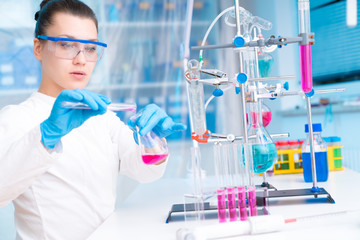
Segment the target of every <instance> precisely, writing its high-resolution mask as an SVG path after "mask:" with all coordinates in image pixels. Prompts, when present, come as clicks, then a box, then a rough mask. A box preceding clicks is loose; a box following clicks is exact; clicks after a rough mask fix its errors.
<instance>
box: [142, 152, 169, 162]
mask: <svg viewBox="0 0 360 240" xmlns="http://www.w3.org/2000/svg"><path fill="white" fill-rule="evenodd" d="M167 156H168V154H147V155H142V160H143V162H144V163H145V164H155V163H157V162H160V161H161V160H163V159H165V158H167Z"/></svg>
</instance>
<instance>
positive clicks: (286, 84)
mask: <svg viewBox="0 0 360 240" xmlns="http://www.w3.org/2000/svg"><path fill="white" fill-rule="evenodd" d="M284 89H285V90H286V91H288V90H289V83H288V82H285V83H284Z"/></svg>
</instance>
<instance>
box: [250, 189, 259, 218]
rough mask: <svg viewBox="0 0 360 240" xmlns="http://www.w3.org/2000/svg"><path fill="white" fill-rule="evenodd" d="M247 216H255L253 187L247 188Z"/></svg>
mask: <svg viewBox="0 0 360 240" xmlns="http://www.w3.org/2000/svg"><path fill="white" fill-rule="evenodd" d="M248 201H249V216H251V217H252V216H257V208H256V193H255V188H254V187H249V188H248Z"/></svg>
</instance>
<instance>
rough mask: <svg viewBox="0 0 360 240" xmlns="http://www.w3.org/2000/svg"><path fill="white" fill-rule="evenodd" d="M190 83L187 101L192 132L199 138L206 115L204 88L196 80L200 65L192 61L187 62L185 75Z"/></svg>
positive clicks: (204, 129)
mask: <svg viewBox="0 0 360 240" xmlns="http://www.w3.org/2000/svg"><path fill="white" fill-rule="evenodd" d="M186 75H187V76H188V79H189V81H190V86H189V100H190V111H191V117H192V124H193V128H192V129H193V131H194V132H195V135H197V136H199V137H200V138H201V137H202V136H203V135H204V134H205V132H206V115H205V105H204V87H203V84H202V83H200V82H199V81H198V80H199V79H200V64H199V62H198V61H197V60H195V59H192V60H190V61H189V62H188V71H187V73H186Z"/></svg>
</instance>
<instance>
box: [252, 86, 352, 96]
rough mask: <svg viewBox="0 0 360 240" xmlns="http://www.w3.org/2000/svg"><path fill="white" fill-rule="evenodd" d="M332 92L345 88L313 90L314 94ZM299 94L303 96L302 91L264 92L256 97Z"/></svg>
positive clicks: (341, 90) (342, 90)
mask: <svg viewBox="0 0 360 240" xmlns="http://www.w3.org/2000/svg"><path fill="white" fill-rule="evenodd" d="M334 92H345V88H334V89H324V90H315V94H324V93H334ZM295 95H300V96H304V95H305V94H304V92H303V91H297V92H279V93H277V92H272V93H264V94H259V95H258V96H257V98H276V97H286V96H295Z"/></svg>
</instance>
